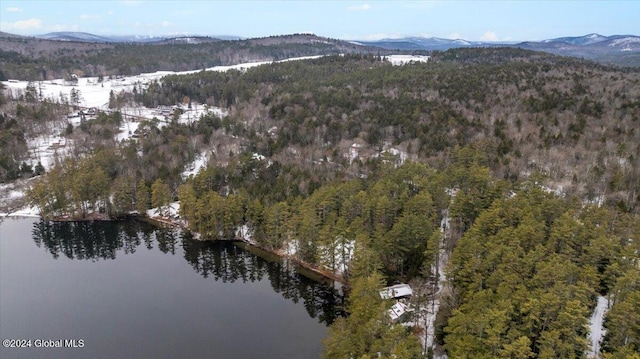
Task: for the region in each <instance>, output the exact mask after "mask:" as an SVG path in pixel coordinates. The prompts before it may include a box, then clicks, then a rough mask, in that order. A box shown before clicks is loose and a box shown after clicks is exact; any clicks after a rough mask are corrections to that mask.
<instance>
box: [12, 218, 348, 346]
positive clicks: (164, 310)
mask: <svg viewBox="0 0 640 359" xmlns="http://www.w3.org/2000/svg"><path fill="white" fill-rule="evenodd" d="M252 252H253V251H251V252H250V251H247V250H245V249H242V248H240V247H238V246H236V245H234V244H233V243H231V242H198V241H195V240H193V239H192V238H191V237H190V236H189V235H188V234H186V233H182V232H181V231H179V230H175V229H168V228H158V227H155V226H152V225H149V224H147V223H142V222H135V221H127V222H114V223H108V222H102V223H100V222H94V223H88V222H86V223H55V224H54V223H47V222H44V221H40V220H36V219H5V220H4V221H2V222H1V223H0V338H1V339H3V340H4V339H26V340H31V341H32V342H31V345H32V347H31V348H4V347H2V348H0V358H318V357H319V356H320V353H321V351H322V339H323V338H324V337H325V336H326V334H327V325H328V324H329V323H331V322H332V321H333V320H334V319H335V317H336V315H338V314H340V308H341V306H342V297H341V296H340V295H338V294H337V293H336V291H335V290H333V288H332V287H331V286H329V285H327V284H323V283H319V282H316V281H313V280H310V279H308V278H307V277H305V276H303V275H301V274H299V273H298V272H297V271H296V270H295V267H294V266H293V265H291V264H288V263H282V261H267V260H265V259H263V258H262V257H260V256H257V255H256V254H254V253H252ZM73 339H76V340H80V339H81V340H83V347H82V348H35V345H36V340H44V341H47V340H73ZM78 343H79V342H76V345H78Z"/></svg>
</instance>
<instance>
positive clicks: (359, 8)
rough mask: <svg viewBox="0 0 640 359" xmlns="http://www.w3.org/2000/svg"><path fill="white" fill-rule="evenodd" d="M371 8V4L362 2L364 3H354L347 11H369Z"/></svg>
mask: <svg viewBox="0 0 640 359" xmlns="http://www.w3.org/2000/svg"><path fill="white" fill-rule="evenodd" d="M367 10H371V5H369V4H362V5H352V6H349V7H347V11H367Z"/></svg>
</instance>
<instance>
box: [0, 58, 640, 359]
mask: <svg viewBox="0 0 640 359" xmlns="http://www.w3.org/2000/svg"><path fill="white" fill-rule="evenodd" d="M431 57H432V58H431V60H430V61H429V62H428V63H421V64H420V63H415V64H406V65H403V66H392V65H391V64H390V63H389V62H387V61H384V59H383V57H381V56H379V55H377V54H374V55H362V54H356V55H335V56H325V57H321V58H317V59H312V60H304V61H291V62H283V63H274V64H271V65H264V66H258V67H255V68H250V69H247V70H246V71H234V70H231V71H228V72H208V71H206V72H205V71H203V72H197V73H194V74H191V75H180V76H178V75H171V76H167V77H164V78H162V79H161V80H160V81H157V82H155V83H152V84H151V85H149V86H148V87H146V88H144V89H141V90H139V91H136V93H131V94H119V95H118V96H121V97H122V98H123V99H125V101H128V102H130V103H131V104H136V105H144V106H147V107H155V106H157V105H174V104H176V103H191V102H198V103H203V104H208V105H210V106H217V107H221V108H224V109H227V110H228V113H229V114H228V115H227V116H224V117H222V118H221V117H217V116H215V115H211V114H210V115H206V116H203V117H202V118H200V119H199V120H198V121H195V122H193V123H189V124H185V123H178V122H177V121H171V122H170V123H168V124H167V125H166V126H162V127H160V126H158V122H157V121H154V120H149V121H146V120H145V121H143V122H142V123H141V124H140V126H139V127H138V128H139V129H142V131H141V133H142V134H143V135H142V136H140V137H138V138H135V139H129V140H126V141H122V142H118V141H115V140H114V135H115V134H116V133H117V132H118V126H119V123H120V121H121V120H122V119H121V115H120V113H118V112H117V111H116V112H112V113H101V114H99V115H98V116H97V117H96V118H95V119H91V120H88V121H86V122H83V123H82V125H80V126H77V127H75V128H74V127H73V126H72V128H71V129H70V130H69V131H67V132H65V134H64V136H67V137H68V138H70V139H73V140H74V141H75V143H77V144H78V149H77V151H76V152H75V153H74V154H73V155H72V156H69V157H66V158H61V159H59V160H58V162H57V164H56V165H55V166H54V167H53V168H52V169H51V170H50V171H48V172H47V173H46V175H44V176H40V177H38V178H37V179H36V180H33V181H32V182H31V186H30V189H29V191H28V193H27V199H28V200H29V202H30V203H31V204H34V205H37V206H38V207H39V208H40V209H41V211H42V215H43V217H45V218H59V217H69V218H94V217H96V216H98V217H101V218H118V217H121V216H126V215H129V214H130V213H132V211H134V212H135V213H138V214H141V215H142V214H144V213H146V211H147V209H149V208H157V207H159V208H161V211H162V209H166V207H167V206H168V205H169V203H171V202H174V201H178V200H179V201H180V213H179V215H180V218H181V220H183V221H184V223H186V225H187V226H188V228H189V229H190V230H191V231H193V232H194V233H198V234H199V235H200V236H201V239H203V240H217V239H233V238H236V237H240V236H245V237H246V236H249V237H250V240H251V242H252V243H254V244H255V245H258V246H260V247H262V248H266V249H269V250H272V251H274V252H278V253H287V254H288V255H290V256H293V257H294V258H296V259H298V260H300V261H304V262H305V263H308V264H310V265H313V266H316V267H319V268H324V269H326V270H330V271H333V272H336V273H338V274H340V275H341V276H342V277H343V278H344V280H345V281H346V283H347V284H348V287H349V288H350V294H349V298H348V303H347V306H346V311H347V312H348V316H346V317H344V318H339V319H337V320H336V321H335V322H334V323H333V324H332V325H331V327H330V333H329V337H328V338H327V339H326V341H325V352H324V356H325V357H326V358H345V357H354V358H373V357H383V358H392V357H395V358H420V357H423V356H424V355H426V356H438V357H439V356H441V355H443V354H445V353H446V354H447V355H448V357H450V358H460V357H462V358H479V357H486V358H527V357H529V358H574V357H577V358H580V357H585V356H586V355H587V353H588V349H589V343H588V340H587V334H588V330H589V328H588V322H589V317H590V315H591V313H592V312H593V309H594V307H595V305H596V302H597V301H598V298H599V297H605V298H607V299H608V300H609V303H610V308H609V310H608V312H607V315H606V317H605V323H604V326H605V328H606V330H607V332H606V335H605V337H604V341H603V344H602V347H601V349H602V353H601V354H602V355H603V357H606V358H626V357H634V356H636V357H638V356H640V310H638V308H640V248H639V243H640V242H639V241H640V206H639V203H638V201H639V200H640V192H639V186H640V173H639V172H638V171H639V169H640V163H639V162H638V161H639V159H638V155H637V154H638V153H639V152H640V139H639V138H638V136H640V133H639V131H638V130H639V128H638V126H639V123H638V119H639V118H640V101H638V98H640V86H638V82H639V81H640V71H638V70H637V69H620V68H615V67H607V66H603V65H598V64H595V63H592V62H588V61H583V60H578V59H570V58H563V57H557V56H552V55H548V54H543V53H536V52H531V51H525V50H518V49H461V50H448V51H446V52H434V53H432V54H431ZM2 101H3V102H4V105H3V106H4V107H3V108H4V109H5V111H4V114H3V117H2V119H3V122H0V125H2V126H3V127H1V128H0V130H1V131H2V132H0V135H4V136H7V137H6V138H12V137H10V135H9V134H11V133H17V132H16V131H23V132H24V133H25V134H28V133H30V131H36V130H37V128H38V126H37V124H39V123H40V122H41V121H42V120H40V119H39V117H38V115H37V114H38V111H39V110H40V109H43V108H44V109H43V110H42V111H48V112H47V114H50V116H51V118H56V116H58V117H57V118H60V115H56V113H57V112H58V110H56V109H57V108H58V106H60V104H48V103H46V102H38V101H31V102H29V101H28V98H27V97H23V98H3V99H2ZM46 106H48V107H46ZM18 109H20V112H18ZM12 121H13V122H12ZM27 124H28V125H29V126H27ZM0 138H4V137H0ZM21 143H24V141H22V142H21V141H20V140H19V139H16V140H15V142H12V143H11V144H9V143H8V142H6V141H4V142H2V143H0V145H2V146H9V147H10V148H12V149H14V152H15V153H14V155H13V156H12V157H11V158H10V159H7V160H5V162H10V160H13V162H12V164H13V165H14V166H15V165H16V164H17V163H20V161H21V160H22V158H21V156H24V154H23V153H22V152H21V151H20V144H21ZM203 152H206V153H208V154H209V155H210V156H209V157H208V161H207V166H206V167H204V168H203V169H201V170H200V171H198V172H197V173H196V174H195V175H191V176H188V177H184V176H182V173H183V171H184V170H185V168H186V166H187V165H188V164H189V163H192V162H193V161H194V160H195V158H196V156H198V155H199V154H201V153H203ZM3 153H5V152H4V151H3ZM18 166H19V165H18ZM3 173H5V176H6V173H7V172H3ZM441 264H444V266H442V265H441ZM442 275H444V276H445V277H446V280H445V281H444V282H441V281H440V279H439V278H441V276H442ZM398 282H409V283H413V284H414V286H415V287H416V288H423V289H424V290H421V291H420V293H416V295H415V296H414V297H415V298H412V300H415V301H418V302H420V301H422V302H421V303H422V304H424V303H427V302H429V301H431V302H433V300H434V298H437V299H438V301H439V310H438V311H437V315H436V316H435V320H434V321H433V324H432V325H433V327H432V328H431V329H432V330H433V331H434V332H435V334H434V343H435V344H434V345H433V346H431V347H429V348H425V346H424V343H422V342H421V341H420V340H418V338H419V337H423V336H425V333H424V331H425V330H426V328H415V327H414V328H411V327H405V326H402V325H398V324H394V323H389V321H388V319H387V317H386V310H387V309H388V308H389V307H390V306H391V304H392V303H391V302H390V301H386V300H382V299H381V298H380V296H379V293H378V290H379V289H380V288H381V287H384V286H385V285H389V284H393V283H398ZM416 292H418V291H416ZM419 306H420V304H418V307H419ZM416 315H421V314H420V313H416ZM425 349H427V350H426V351H425Z"/></svg>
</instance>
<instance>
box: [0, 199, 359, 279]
mask: <svg viewBox="0 0 640 359" xmlns="http://www.w3.org/2000/svg"><path fill="white" fill-rule="evenodd" d="M3 214H4V213H3ZM10 217H16V218H20V217H24V218H42V219H45V220H49V221H52V222H93V221H118V220H127V219H135V220H139V221H144V222H147V223H151V224H153V225H160V226H162V225H165V226H171V227H175V228H180V229H183V230H186V231H189V232H191V230H190V229H189V228H187V227H186V225H185V224H184V223H180V222H177V221H175V220H172V219H169V218H164V217H160V216H153V217H150V216H140V215H137V214H133V215H128V216H124V217H119V218H109V217H106V216H93V217H85V218H76V217H70V216H59V217H54V218H45V217H42V216H40V215H35V214H32V213H25V214H19V211H17V212H13V213H7V214H6V215H5V216H0V219H1V218H10ZM197 240H199V241H206V240H203V239H197ZM228 241H236V242H239V243H242V244H244V245H246V246H248V247H250V248H255V249H258V250H260V251H263V252H266V253H269V254H272V255H274V256H276V257H278V258H279V259H286V260H290V261H292V262H293V263H294V264H296V265H298V266H300V267H301V268H304V269H305V270H307V271H310V272H312V273H314V274H316V275H319V276H321V277H322V278H324V279H328V280H331V281H334V282H338V283H340V284H341V285H346V284H347V283H346V280H345V279H344V277H343V276H342V275H340V274H337V273H334V272H332V271H330V270H327V269H323V268H319V267H317V266H314V265H312V264H310V263H307V262H305V261H303V260H301V259H299V258H296V257H295V256H292V255H290V254H286V253H283V251H278V250H273V249H270V248H267V247H263V246H261V245H259V244H257V243H254V242H253V241H250V240H248V239H245V238H235V239H229V240H228Z"/></svg>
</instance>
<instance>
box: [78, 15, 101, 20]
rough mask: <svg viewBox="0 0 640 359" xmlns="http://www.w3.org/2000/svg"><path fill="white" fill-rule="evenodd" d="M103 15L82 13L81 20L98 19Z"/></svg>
mask: <svg viewBox="0 0 640 359" xmlns="http://www.w3.org/2000/svg"><path fill="white" fill-rule="evenodd" d="M100 17H101V16H100V15H95V14H82V15H80V20H98V19H99V18H100Z"/></svg>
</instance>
